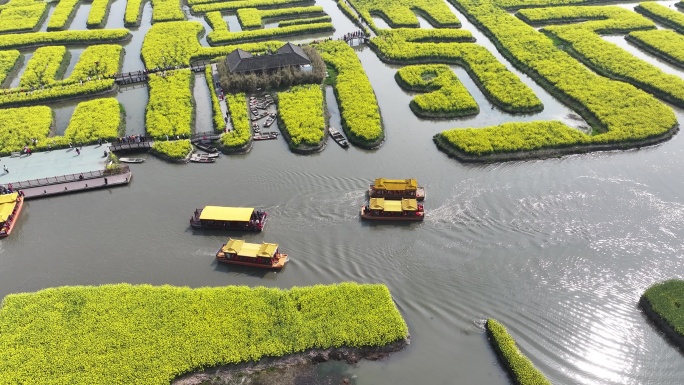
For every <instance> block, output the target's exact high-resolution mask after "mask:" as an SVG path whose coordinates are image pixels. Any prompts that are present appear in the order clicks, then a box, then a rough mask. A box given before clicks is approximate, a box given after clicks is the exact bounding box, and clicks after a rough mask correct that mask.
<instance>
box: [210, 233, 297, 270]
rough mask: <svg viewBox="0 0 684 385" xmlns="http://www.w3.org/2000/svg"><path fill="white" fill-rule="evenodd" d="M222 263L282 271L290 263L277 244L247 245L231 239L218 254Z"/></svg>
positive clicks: (217, 257) (218, 258)
mask: <svg viewBox="0 0 684 385" xmlns="http://www.w3.org/2000/svg"><path fill="white" fill-rule="evenodd" d="M216 260H217V261H218V262H221V263H228V264H234V265H243V266H252V267H258V268H261V269H281V268H282V267H283V266H285V263H287V262H288V261H289V258H288V255H287V254H285V253H281V252H280V249H279V248H278V244H277V243H262V244H257V243H246V242H245V241H244V240H238V239H229V240H228V243H224V244H223V246H221V248H220V249H219V251H218V252H217V253H216Z"/></svg>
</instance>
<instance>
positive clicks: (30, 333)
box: [0, 143, 408, 385]
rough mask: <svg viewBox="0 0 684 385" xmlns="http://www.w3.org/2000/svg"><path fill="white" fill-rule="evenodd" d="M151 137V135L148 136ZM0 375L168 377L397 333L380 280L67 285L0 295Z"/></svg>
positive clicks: (400, 334)
mask: <svg viewBox="0 0 684 385" xmlns="http://www.w3.org/2000/svg"><path fill="white" fill-rule="evenodd" d="M155 144H156V143H155ZM0 330H1V331H2V333H0V382H3V383H8V384H9V383H12V384H18V383H40V384H44V385H50V384H64V383H69V384H87V385H91V384H105V383H109V384H134V383H144V384H147V385H155V384H169V383H170V382H171V381H172V380H173V379H174V378H176V377H177V376H179V375H181V374H184V373H188V372H191V371H196V370H201V369H203V368H207V367H212V366H218V365H226V364H234V363H239V362H246V361H258V360H259V359H260V358H262V357H278V356H284V355H287V354H291V353H296V352H303V351H306V350H308V349H312V348H322V349H325V348H331V347H342V346H349V347H364V346H384V345H387V344H389V343H392V342H395V341H399V340H402V339H404V338H406V337H407V335H408V329H407V327H406V323H405V322H404V320H403V319H402V317H401V314H400V313H399V311H398V310H397V308H396V306H395V305H394V302H393V301H392V297H391V295H390V292H389V290H388V289H387V287H386V286H384V285H370V284H363V285H362V284H355V283H341V284H337V285H329V286H322V285H319V286H313V287H304V288H299V287H294V288H292V289H289V290H282V289H271V288H265V287H257V288H253V289H252V288H248V287H245V286H227V287H216V288H209V287H205V288H200V289H190V288H187V287H173V286H158V287H154V286H150V285H137V286H132V285H128V284H118V285H103V286H98V287H92V286H91V287H88V286H72V287H68V286H67V287H60V288H52V289H45V290H41V291H39V292H36V293H24V294H12V295H8V296H7V297H5V299H4V301H3V306H2V309H0Z"/></svg>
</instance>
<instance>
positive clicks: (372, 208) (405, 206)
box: [361, 198, 425, 221]
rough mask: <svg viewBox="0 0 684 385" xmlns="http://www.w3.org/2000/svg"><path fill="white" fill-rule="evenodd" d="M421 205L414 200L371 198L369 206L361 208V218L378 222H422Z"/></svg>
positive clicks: (423, 214) (422, 212) (423, 213)
mask: <svg viewBox="0 0 684 385" xmlns="http://www.w3.org/2000/svg"><path fill="white" fill-rule="evenodd" d="M424 217H425V212H424V211H423V205H421V204H418V202H417V201H416V200H415V199H402V200H400V201H397V200H387V199H385V198H371V199H370V204H368V205H367V206H362V207H361V218H363V219H368V220H378V221H422V220H423V218H424Z"/></svg>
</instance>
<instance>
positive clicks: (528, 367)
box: [486, 318, 551, 385]
mask: <svg viewBox="0 0 684 385" xmlns="http://www.w3.org/2000/svg"><path fill="white" fill-rule="evenodd" d="M486 328H487V331H488V332H489V333H488V334H489V336H490V338H491V340H490V343H491V344H492V347H493V348H494V349H495V350H498V351H499V352H501V356H500V358H501V359H502V361H503V362H502V364H503V365H504V366H506V367H507V369H508V370H509V372H510V373H512V375H513V377H514V380H515V383H516V384H520V385H551V382H550V381H549V380H548V379H547V378H546V377H544V374H542V372H540V371H539V369H537V368H535V367H534V365H533V364H532V361H530V360H529V358H527V357H525V355H524V354H522V353H521V352H520V350H519V349H518V347H517V346H516V344H515V340H513V337H511V335H510V334H508V331H507V330H506V328H505V327H504V326H503V325H502V324H500V323H499V322H497V321H496V320H495V319H492V318H489V319H488V320H487V323H486Z"/></svg>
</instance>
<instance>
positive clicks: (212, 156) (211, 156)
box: [192, 153, 219, 159]
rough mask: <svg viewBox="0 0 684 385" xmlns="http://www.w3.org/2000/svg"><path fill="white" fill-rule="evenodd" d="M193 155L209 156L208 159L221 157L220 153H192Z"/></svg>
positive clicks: (197, 156) (199, 156) (198, 156)
mask: <svg viewBox="0 0 684 385" xmlns="http://www.w3.org/2000/svg"><path fill="white" fill-rule="evenodd" d="M192 156H194V157H196V158H208V159H215V158H218V157H219V154H218V153H212V154H192Z"/></svg>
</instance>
